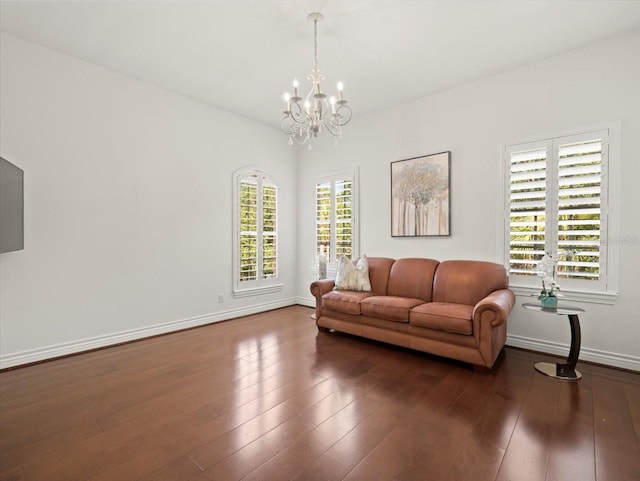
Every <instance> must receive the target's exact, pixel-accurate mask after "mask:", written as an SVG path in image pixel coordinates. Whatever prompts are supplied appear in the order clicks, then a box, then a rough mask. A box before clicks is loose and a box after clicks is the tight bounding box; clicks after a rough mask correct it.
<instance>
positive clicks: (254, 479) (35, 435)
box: [0, 306, 640, 481]
mask: <svg viewBox="0 0 640 481" xmlns="http://www.w3.org/2000/svg"><path fill="white" fill-rule="evenodd" d="M311 313H312V310H311V309H309V308H306V307H301V306H294V307H290V308H285V309H279V310H276V311H271V312H267V313H263V314H259V315H255V316H250V317H245V318H242V319H236V320H233V321H228V322H224V323H218V324H214V325H210V326H205V327H202V328H198V329H192V330H188V331H183V332H179V333H175V334H171V335H167V336H162V337H156V338H152V339H147V340H144V341H139V342H135V343H131V344H126V345H121V346H116V347H113V348H109V349H104V350H100V351H95V352H90V353H86V354H82V355H78V356H73V357H69V358H65V359H60V360H55V361H51V362H47V363H43V364H39V365H34V366H29V367H25V368H21V369H15V370H11V371H5V372H2V373H0V481H8V480H11V481H72V480H74V481H80V480H87V481H111V480H113V481H136V480H140V481H161V480H165V481H190V480H194V481H204V480H224V481H232V480H244V481H265V480H274V481H284V480H297V481H316V480H317V481H320V480H323V481H330V480H335V481H338V480H349V481H355V480H363V481H364V480H366V481H375V480H389V481H463V480H464V481H507V480H514V481H572V480H575V481H590V480H594V481H595V480H597V481H630V480H640V374H635V373H629V372H623V371H619V370H615V369H609V368H604V367H599V366H594V365H589V364H583V363H579V366H578V368H579V369H580V371H581V372H582V374H583V378H582V380H581V381H579V382H577V383H566V382H562V381H558V380H554V379H551V378H548V377H546V376H543V375H541V374H539V373H537V372H536V371H535V370H534V368H533V365H534V364H535V362H538V361H544V360H546V361H549V360H551V361H555V360H556V359H554V358H552V357H550V356H545V355H541V354H534V353H530V352H525V351H521V350H517V349H511V348H506V349H505V352H504V354H503V356H502V358H501V359H500V360H499V362H498V365H497V366H496V368H495V369H494V370H493V371H492V372H490V373H484V372H475V371H474V370H473V369H471V368H470V367H469V366H467V365H465V364H462V363H457V362H452V361H447V360H444V359H441V358H437V357H434V356H429V355H426V354H421V353H416V352H412V351H408V350H405V349H399V348H395V347H392V346H388V345H383V344H379V343H375V342H371V341H366V340H362V339H358V338H355V337H351V336H347V335H341V334H336V333H331V334H326V333H319V332H318V331H317V329H316V328H315V325H314V323H313V321H312V320H311V319H310V318H309V316H310V314H311Z"/></svg>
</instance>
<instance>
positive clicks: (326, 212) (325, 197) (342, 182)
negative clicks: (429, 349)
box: [315, 169, 357, 268]
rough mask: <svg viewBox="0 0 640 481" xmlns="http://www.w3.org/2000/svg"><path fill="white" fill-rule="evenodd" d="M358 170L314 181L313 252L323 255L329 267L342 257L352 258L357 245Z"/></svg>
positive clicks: (333, 266)
mask: <svg viewBox="0 0 640 481" xmlns="http://www.w3.org/2000/svg"><path fill="white" fill-rule="evenodd" d="M356 178H357V170H356V169H349V170H345V171H341V172H337V173H335V174H331V175H327V176H323V177H321V178H318V179H316V183H315V190H316V192H315V194H316V204H315V209H316V211H315V216H316V228H315V241H316V242H315V244H316V245H315V253H316V256H317V255H319V254H324V255H326V262H327V264H328V265H329V266H330V268H335V267H336V261H337V259H338V258H339V257H340V256H341V255H344V256H346V257H348V258H350V259H352V258H353V257H354V256H355V255H356V245H357V224H356V212H357V208H356V205H357V202H356V201H357V191H356V189H357V185H356Z"/></svg>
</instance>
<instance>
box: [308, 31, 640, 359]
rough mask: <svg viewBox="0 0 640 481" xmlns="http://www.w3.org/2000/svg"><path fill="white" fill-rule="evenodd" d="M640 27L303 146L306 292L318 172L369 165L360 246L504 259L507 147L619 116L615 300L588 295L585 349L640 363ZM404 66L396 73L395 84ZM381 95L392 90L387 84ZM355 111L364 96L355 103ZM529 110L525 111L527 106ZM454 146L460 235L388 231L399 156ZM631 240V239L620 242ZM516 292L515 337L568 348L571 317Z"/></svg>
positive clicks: (381, 251) (454, 214) (455, 227)
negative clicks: (502, 168) (535, 305)
mask: <svg viewBox="0 0 640 481" xmlns="http://www.w3.org/2000/svg"><path fill="white" fill-rule="evenodd" d="M639 52H640V32H638V31H637V32H635V33H634V34H631V35H626V36H623V37H618V38H615V39H611V40H609V41H606V42H603V43H600V44H597V45H594V46H590V47H587V48H583V49H580V50H576V51H573V52H570V53H568V54H565V55H561V56H558V57H555V58H551V59H548V60H545V61H542V62H539V63H536V64H532V65H530V66H527V67H525V68H521V69H518V70H514V71H510V72H505V73H503V74H500V75H496V76H493V77H491V78H487V79H484V80H481V81H478V82H474V83H472V84H468V85H465V86H461V87H459V88H455V89H451V90H448V91H444V92H441V93H439V94H436V95H433V96H430V97H427V98H424V99H422V100H420V101H417V102H415V103H411V104H405V105H399V106H397V107H396V108H394V109H391V110H387V111H384V112H380V113H377V114H373V115H370V116H367V117H365V118H361V117H355V118H354V120H353V121H352V123H351V124H350V125H348V126H347V127H346V128H345V135H344V138H343V139H341V140H340V143H339V145H338V147H337V148H334V147H333V146H332V145H331V143H325V144H322V145H319V146H316V147H315V148H314V149H313V150H312V151H311V152H305V153H304V154H303V159H302V161H301V165H300V186H299V192H300V200H301V202H300V208H299V226H300V228H299V232H300V236H299V247H298V252H299V255H300V258H299V262H298V278H299V280H300V282H299V284H300V291H299V295H300V297H301V298H304V299H305V300H306V302H310V299H311V297H310V294H309V291H308V285H309V282H310V281H311V280H312V277H313V276H312V273H311V271H310V269H309V266H310V265H311V264H312V261H313V180H312V179H313V177H314V175H317V174H319V173H322V172H324V171H330V170H335V169H338V168H341V167H345V166H351V165H359V166H360V192H361V203H360V226H361V249H360V251H361V253H362V254H367V255H370V256H388V257H394V258H398V257H408V256H424V257H432V258H435V259H440V260H444V259H480V260H493V261H498V262H501V261H502V260H501V259H498V255H497V251H498V246H499V244H500V243H501V242H502V239H501V238H499V237H498V236H497V233H496V231H497V228H496V223H497V222H498V215H497V212H498V203H499V202H500V200H499V195H498V183H499V182H500V181H501V179H500V178H499V174H498V170H499V169H498V165H499V162H498V146H499V145H500V144H501V143H505V142H509V141H518V140H524V139H531V138H532V137H534V136H548V135H553V134H558V133H563V132H566V131H568V130H571V129H575V128H581V127H590V126H594V125H598V124H602V123H603V122H619V123H620V126H621V137H622V140H621V144H620V147H621V159H620V172H619V173H618V174H619V178H620V188H619V191H618V192H616V193H615V194H617V195H618V196H619V214H620V216H621V218H622V219H623V221H621V222H620V230H619V237H618V239H609V240H608V241H609V242H618V244H619V245H618V247H619V253H620V257H621V262H620V267H619V276H618V282H619V296H618V298H617V300H616V302H615V305H612V306H604V305H597V304H584V305H583V307H584V308H585V309H586V310H587V313H586V314H584V315H583V316H580V319H581V325H582V353H581V358H582V359H587V360H592V361H596V362H601V363H608V364H612V365H617V366H621V367H626V368H630V369H636V370H640V314H638V312H639V309H638V303H639V302H640V287H639V285H638V282H637V278H638V272H640V214H639V212H640V208H639V207H640V189H639V188H638V186H639V185H640V55H639V54H638V53H639ZM402 75H411V72H405V73H403V74H399V79H398V81H399V84H398V88H401V77H402ZM380 95H384V92H380ZM353 108H354V111H355V112H356V113H357V110H358V106H357V105H354V106H353ZM523 112H527V113H526V115H525V114H523ZM447 150H448V151H451V159H452V160H451V166H452V168H451V176H452V183H451V193H452V201H451V229H452V235H451V237H443V238H433V237H432V238H391V235H390V162H392V161H395V160H401V159H406V158H410V157H416V156H420V155H426V154H431V153H437V152H442V151H447ZM620 240H622V242H620ZM527 300H529V299H526V298H519V299H518V304H517V307H516V308H515V309H514V311H513V313H512V315H511V317H510V319H509V325H508V334H509V341H508V342H509V343H510V344H512V345H518V346H521V347H529V348H535V349H539V350H545V351H547V352H553V353H563V354H565V355H566V353H567V352H568V348H567V345H568V342H569V337H570V336H569V327H568V322H567V321H566V319H563V318H556V317H554V316H548V315H545V314H539V313H532V312H529V311H525V310H523V309H522V308H521V307H520V304H522V303H523V302H525V301H527Z"/></svg>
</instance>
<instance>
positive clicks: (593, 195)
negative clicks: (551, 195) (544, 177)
mask: <svg viewBox="0 0 640 481" xmlns="http://www.w3.org/2000/svg"><path fill="white" fill-rule="evenodd" d="M558 149H559V150H558V157H559V161H558V217H557V219H558V251H559V252H560V253H564V255H562V254H561V258H560V261H559V263H558V277H560V278H568V279H589V280H598V279H599V278H600V276H601V266H600V246H601V244H602V243H601V240H602V230H601V228H602V218H603V215H602V214H603V209H602V207H603V206H602V139H593V140H587V141H584V142H578V143H574V144H564V145H560V146H559V148H558Z"/></svg>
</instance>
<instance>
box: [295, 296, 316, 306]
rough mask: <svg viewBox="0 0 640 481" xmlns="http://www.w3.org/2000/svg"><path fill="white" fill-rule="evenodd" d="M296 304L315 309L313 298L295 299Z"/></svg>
mask: <svg viewBox="0 0 640 481" xmlns="http://www.w3.org/2000/svg"><path fill="white" fill-rule="evenodd" d="M296 304H300V305H301V306H306V307H313V308H315V307H316V300H315V299H314V298H313V297H296Z"/></svg>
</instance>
